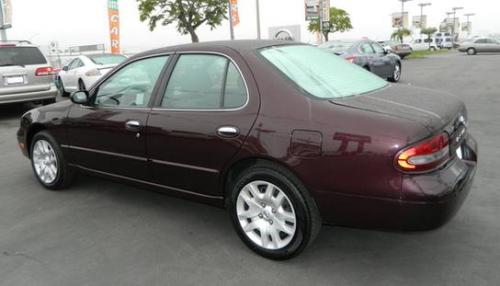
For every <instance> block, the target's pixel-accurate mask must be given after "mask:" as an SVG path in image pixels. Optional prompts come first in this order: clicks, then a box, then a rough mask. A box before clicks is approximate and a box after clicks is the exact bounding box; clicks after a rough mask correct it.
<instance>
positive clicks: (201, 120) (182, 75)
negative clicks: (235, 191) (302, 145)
mask: <svg viewBox="0 0 500 286" xmlns="http://www.w3.org/2000/svg"><path fill="white" fill-rule="evenodd" d="M231 53H234V52H231V51H227V55H226V54H224V55H222V54H212V53H182V54H179V55H178V56H177V58H176V63H175V66H173V67H172V71H171V75H170V79H169V81H168V83H165V84H164V86H165V87H164V90H163V94H162V95H163V96H160V97H159V99H158V101H157V103H156V107H155V108H153V110H152V112H151V115H150V118H149V120H148V140H147V149H148V156H149V157H150V160H151V170H152V173H153V180H154V182H155V183H156V184H160V185H163V186H167V187H168V188H169V189H171V190H173V191H177V192H188V193H196V194H199V195H201V196H206V197H219V196H220V195H221V193H220V191H219V190H218V188H217V186H218V183H219V182H220V181H219V179H220V176H221V172H222V170H223V169H224V167H225V166H226V164H227V163H228V162H229V161H230V160H231V158H233V157H234V156H235V155H236V154H237V153H238V151H239V149H240V148H241V146H242V144H243V142H244V141H245V139H246V136H247V135H248V133H249V132H250V129H251V127H252V124H253V123H254V121H255V119H256V116H257V112H258V106H259V99H258V91H257V88H256V86H255V83H254V82H253V78H252V76H251V73H250V71H249V69H248V67H247V66H246V64H245V62H244V61H243V60H242V59H240V58H239V57H238V56H237V55H238V54H235V53H234V54H233V57H232V58H229V56H228V55H230V54H231Z"/></svg>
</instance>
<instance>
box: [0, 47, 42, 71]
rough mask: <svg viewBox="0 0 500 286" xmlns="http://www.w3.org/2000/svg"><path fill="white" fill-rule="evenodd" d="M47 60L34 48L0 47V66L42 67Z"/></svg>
mask: <svg viewBox="0 0 500 286" xmlns="http://www.w3.org/2000/svg"><path fill="white" fill-rule="evenodd" d="M46 63H47V60H46V59H45V57H44V56H43V55H42V53H41V52H40V50H39V49H38V48H36V47H1V48H0V66H17V65H19V66H26V65H43V64H46Z"/></svg>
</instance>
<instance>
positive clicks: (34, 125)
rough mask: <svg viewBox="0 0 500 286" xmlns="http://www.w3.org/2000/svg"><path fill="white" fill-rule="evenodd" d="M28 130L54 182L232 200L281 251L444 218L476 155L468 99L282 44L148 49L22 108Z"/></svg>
mask: <svg viewBox="0 0 500 286" xmlns="http://www.w3.org/2000/svg"><path fill="white" fill-rule="evenodd" d="M17 136H18V141H19V146H20V148H21V150H22V152H23V154H24V155H25V156H27V157H28V158H30V159H31V164H32V167H33V171H34V174H35V176H36V178H37V179H38V181H39V182H40V184H41V185H42V186H44V187H45V188H48V189H53V190H59V189H63V188H66V187H68V186H70V184H71V183H72V181H73V178H74V176H75V174H76V173H77V172H87V173H91V174H97V175H100V176H104V177H109V178H112V179H115V180H119V181H123V182H129V183H133V184H135V185H140V186H146V187H150V188H153V189H155V190H160V191H164V192H165V193H167V194H172V195H179V196H182V197H184V198H189V199H193V200H198V201H202V202H206V203H211V204H215V205H218V206H225V207H226V208H227V209H228V213H229V215H230V217H231V220H232V223H233V225H234V228H235V230H236V232H237V233H238V235H239V237H240V238H241V239H242V240H243V242H244V243H245V244H246V245H247V246H248V247H249V248H251V249H252V250H254V251H255V252H257V253H259V254H261V255H263V256H265V257H268V258H272V259H287V258H290V257H293V256H295V255H297V254H298V253H300V252H301V251H302V250H304V249H305V248H306V246H307V245H309V244H310V243H311V242H312V241H313V240H314V238H315V237H316V235H317V234H318V232H319V230H320V228H321V225H322V223H329V224H337V225H344V226H355V227H373V228H388V229H403V230H416V229H418V230H422V229H430V228H435V227H437V226H440V225H442V224H443V223H445V222H446V221H447V220H449V219H450V218H451V217H452V216H453V215H454V214H455V212H456V211H457V210H458V209H459V208H460V205H461V204H462V202H463V201H464V199H465V198H466V196H467V194H468V192H469V189H470V187H471V184H472V180H473V178H474V174H475V171H476V164H477V144H476V142H475V140H474V138H473V137H472V136H471V135H469V133H468V119H467V111H466V108H465V105H464V104H463V103H462V102H461V101H459V100H458V99H457V98H455V97H453V96H450V95H448V94H447V93H441V92H436V91H432V90H429V89H420V88H416V87H412V86H407V85H393V84H389V83H387V82H386V81H384V80H382V79H381V78H379V77H377V76H375V75H373V74H371V73H369V72H367V71H366V70H364V69H363V68H360V67H358V66H356V65H352V64H350V63H349V62H347V61H345V60H344V59H342V58H340V57H338V56H336V55H334V54H333V53H331V52H329V51H326V50H324V49H319V48H315V47H312V46H309V45H305V44H299V43H293V42H284V41H251V40H250V41H227V42H213V43H200V44H189V45H182V46H176V47H169V48H164V49H157V50H154V51H150V52H145V53H142V54H138V55H135V56H134V57H132V58H130V59H128V60H127V61H126V62H125V63H124V64H122V65H120V66H119V67H117V68H115V69H113V70H112V71H111V72H109V73H108V74H106V75H105V76H104V78H103V79H102V80H101V81H99V82H98V83H97V84H96V85H94V86H93V87H92V88H91V89H90V90H89V91H80V92H75V93H73V94H72V97H71V101H69V100H68V101H62V102H59V103H57V104H55V105H51V106H46V107H40V108H37V109H34V110H32V111H29V112H27V113H26V114H24V115H23V116H22V118H21V125H20V129H19V131H18V133H17Z"/></svg>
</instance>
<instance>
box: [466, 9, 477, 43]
mask: <svg viewBox="0 0 500 286" xmlns="http://www.w3.org/2000/svg"><path fill="white" fill-rule="evenodd" d="M464 16H465V17H467V36H469V37H470V34H471V31H472V29H471V23H470V21H469V18H470V17H472V16H476V14H474V13H468V14H465V15H464Z"/></svg>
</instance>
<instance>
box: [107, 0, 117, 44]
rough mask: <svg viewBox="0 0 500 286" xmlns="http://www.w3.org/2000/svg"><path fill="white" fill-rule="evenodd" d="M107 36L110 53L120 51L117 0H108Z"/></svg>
mask: <svg viewBox="0 0 500 286" xmlns="http://www.w3.org/2000/svg"><path fill="white" fill-rule="evenodd" d="M108 16H109V38H110V40H111V53H113V54H119V53H120V13H119V10H118V0H108Z"/></svg>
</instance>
